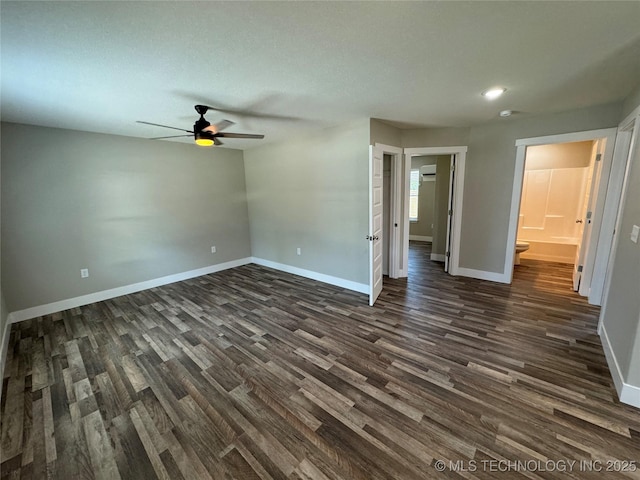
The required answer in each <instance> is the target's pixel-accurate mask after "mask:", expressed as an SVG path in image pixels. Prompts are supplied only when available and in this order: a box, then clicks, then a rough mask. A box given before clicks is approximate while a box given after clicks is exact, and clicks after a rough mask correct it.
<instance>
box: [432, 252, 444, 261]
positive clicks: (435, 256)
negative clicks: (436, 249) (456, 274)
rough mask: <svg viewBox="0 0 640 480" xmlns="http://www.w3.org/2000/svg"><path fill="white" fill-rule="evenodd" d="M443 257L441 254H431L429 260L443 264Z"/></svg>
mask: <svg viewBox="0 0 640 480" xmlns="http://www.w3.org/2000/svg"><path fill="white" fill-rule="evenodd" d="M444 259H445V256H444V254H443V253H432V254H431V260H433V261H434V262H444Z"/></svg>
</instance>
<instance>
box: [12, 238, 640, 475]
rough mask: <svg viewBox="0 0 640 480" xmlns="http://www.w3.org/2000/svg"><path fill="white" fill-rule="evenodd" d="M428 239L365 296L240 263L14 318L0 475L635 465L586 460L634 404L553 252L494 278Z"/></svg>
mask: <svg viewBox="0 0 640 480" xmlns="http://www.w3.org/2000/svg"><path fill="white" fill-rule="evenodd" d="M429 248H430V245H429V244H424V243H415V244H412V246H411V269H410V277H409V280H406V279H405V280H388V279H385V286H384V290H383V292H382V294H381V296H380V299H379V301H378V302H377V304H376V306H375V307H373V308H372V307H368V306H367V299H366V297H365V296H364V295H361V294H357V293H352V292H349V291H346V290H342V289H340V288H336V287H332V286H328V285H325V284H322V283H318V282H315V281H312V280H307V279H304V278H301V277H296V276H292V275H289V274H285V273H281V272H278V271H274V270H270V269H268V268H264V267H260V266H256V265H248V266H244V267H240V268H235V269H233V270H228V271H224V272H220V273H217V274H213V275H207V276H203V277H199V278H196V279H192V280H188V281H184V282H180V283H175V284H172V285H167V286H164V287H159V288H154V289H151V290H147V291H144V292H141V293H137V294H133V295H127V296H124V297H120V298H116V299H114V300H110V301H105V302H100V303H96V304H92V305H88V306H85V307H82V308H75V309H72V310H68V311H65V312H61V313H57V314H54V315H49V316H46V317H42V318H37V319H34V320H30V321H25V322H21V323H19V324H16V325H14V326H13V328H12V330H11V339H10V346H9V354H8V358H7V364H6V369H5V372H4V379H3V381H4V389H3V392H4V393H3V397H2V405H1V407H2V464H1V465H0V468H1V472H2V478H3V479H4V478H15V479H17V478H47V477H51V478H59V479H85V478H87V479H89V478H96V479H117V478H131V479H153V478H161V479H181V478H185V479H216V480H217V479H231V478H235V479H242V480H245V479H253V478H262V479H367V480H369V479H422V478H505V479H507V478H508V479H510V478H575V479H587V478H594V479H595V478H603V477H606V478H639V476H640V475H639V473H638V472H637V471H636V472H633V471H630V470H633V467H630V466H629V465H627V466H626V470H629V471H627V472H624V473H620V472H606V475H605V473H604V472H603V471H604V470H605V469H606V468H613V469H623V466H624V464H622V463H616V461H636V462H638V461H639V460H640V411H639V410H637V409H633V408H631V407H628V406H625V405H623V404H620V403H619V402H618V401H617V399H616V394H615V390H614V388H613V384H612V380H611V376H610V374H609V371H608V369H607V365H606V362H605V358H604V354H603V351H602V346H601V344H600V341H599V338H598V336H597V335H596V325H597V318H598V309H597V308H594V307H592V306H589V305H588V304H587V302H586V301H585V300H584V299H583V298H581V297H579V296H577V295H576V294H574V293H573V292H572V291H571V288H570V269H569V267H568V266H563V265H560V264H543V263H541V262H535V261H523V262H522V265H521V266H519V267H517V268H516V272H515V279H514V283H513V285H500V284H495V283H491V282H484V281H479V280H473V279H468V278H454V277H451V276H449V275H446V274H445V273H443V271H442V266H441V264H437V263H434V262H430V261H422V259H423V258H426V256H427V255H428V252H429ZM440 460H442V461H444V462H445V464H444V465H445V468H444V471H442V472H440V471H438V469H441V465H442V464H440V463H438V462H439V461H440ZM471 460H473V461H475V466H474V463H473V462H471ZM517 460H521V461H529V462H528V463H524V464H520V465H517V464H513V463H506V461H509V462H516V461H517ZM547 460H549V461H565V462H570V461H574V460H575V461H577V462H578V463H577V464H573V465H572V466H570V465H571V464H570V463H565V464H562V463H557V464H556V463H545V462H546V461H547ZM594 460H597V461H600V462H603V463H601V464H599V463H597V462H594V463H590V464H589V463H582V464H580V463H579V462H580V461H582V462H588V461H594ZM450 461H452V462H456V461H461V462H462V463H460V464H457V468H458V469H459V470H460V468H464V469H465V470H466V471H457V472H456V471H454V470H455V469H456V464H455V463H453V464H450V463H449V462H450ZM498 461H501V463H498ZM607 461H609V462H610V463H607ZM562 465H564V467H563V466H562ZM589 466H591V469H592V470H595V471H586V470H588V468H587V467H589ZM598 466H600V470H602V471H598ZM505 470H506V471H505ZM516 470H519V471H516Z"/></svg>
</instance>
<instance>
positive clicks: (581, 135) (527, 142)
mask: <svg viewBox="0 0 640 480" xmlns="http://www.w3.org/2000/svg"><path fill="white" fill-rule="evenodd" d="M612 131H613V132H615V128H602V129H600V130H586V131H584V132H573V133H561V134H558V135H547V136H545V137H531V138H520V139H518V140H516V147H532V146H534V145H547V144H550V143H570V142H586V141H588V140H597V139H598V138H603V137H608V136H609V135H611V132H612Z"/></svg>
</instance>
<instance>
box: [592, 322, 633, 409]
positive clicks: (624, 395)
mask: <svg viewBox="0 0 640 480" xmlns="http://www.w3.org/2000/svg"><path fill="white" fill-rule="evenodd" d="M599 333H600V340H601V341H602V348H603V349H604V356H605V357H606V358H607V365H609V371H610V372H611V378H613V384H614V385H615V386H616V392H618V398H619V399H620V401H621V402H622V403H626V404H627V405H631V406H632V407H636V408H640V387H639V386H636V385H631V384H629V383H625V381H624V377H623V375H622V370H620V365H618V360H617V359H616V355H615V353H614V351H613V348H611V342H610V341H609V336H608V335H607V329H606V328H605V326H604V325H602V327H601V328H600V332H599Z"/></svg>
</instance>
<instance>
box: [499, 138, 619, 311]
mask: <svg viewBox="0 0 640 480" xmlns="http://www.w3.org/2000/svg"><path fill="white" fill-rule="evenodd" d="M601 138H605V139H606V145H605V151H604V155H603V157H602V160H601V161H602V162H603V163H602V173H601V178H600V182H599V185H598V196H597V200H596V206H595V208H594V212H593V218H594V221H593V227H592V230H591V241H590V248H589V252H587V257H586V258H585V266H586V265H587V264H588V263H589V264H590V267H589V268H593V270H592V271H593V272H594V275H592V277H591V278H592V279H593V278H595V277H596V275H602V273H600V271H601V266H600V263H602V262H603V261H604V262H607V259H608V256H609V250H608V249H607V250H606V251H605V243H606V242H602V243H601V242H599V241H598V240H599V238H600V236H601V235H602V234H605V235H609V236H613V227H614V226H613V225H612V224H611V222H609V221H606V220H607V219H606V217H605V219H604V221H603V212H605V211H606V204H607V203H609V201H610V199H609V192H608V191H607V188H608V187H607V185H608V184H609V178H610V176H611V172H612V168H613V151H614V145H615V140H616V129H615V128H605V129H599V130H588V131H584V132H572V133H564V134H559V135H547V136H544V137H532V138H521V139H518V140H516V161H515V170H514V173H513V190H512V195H511V210H510V214H509V230H508V233H507V248H506V252H505V261H504V273H503V278H504V281H505V283H511V282H512V281H513V258H514V255H515V251H516V236H517V233H518V214H519V212H520V200H521V196H522V184H523V181H524V167H525V158H526V151H527V147H532V146H536V145H549V144H557V143H570V142H583V141H590V140H591V141H593V140H599V139H601ZM593 246H595V247H596V248H595V249H594V248H593ZM609 247H610V246H609ZM596 266H598V267H599V268H597V269H596V268H595V267H596ZM601 301H602V298H601V295H600V298H596V296H595V295H593V296H592V295H591V293H590V294H589V303H592V304H594V305H600V303H601Z"/></svg>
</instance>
